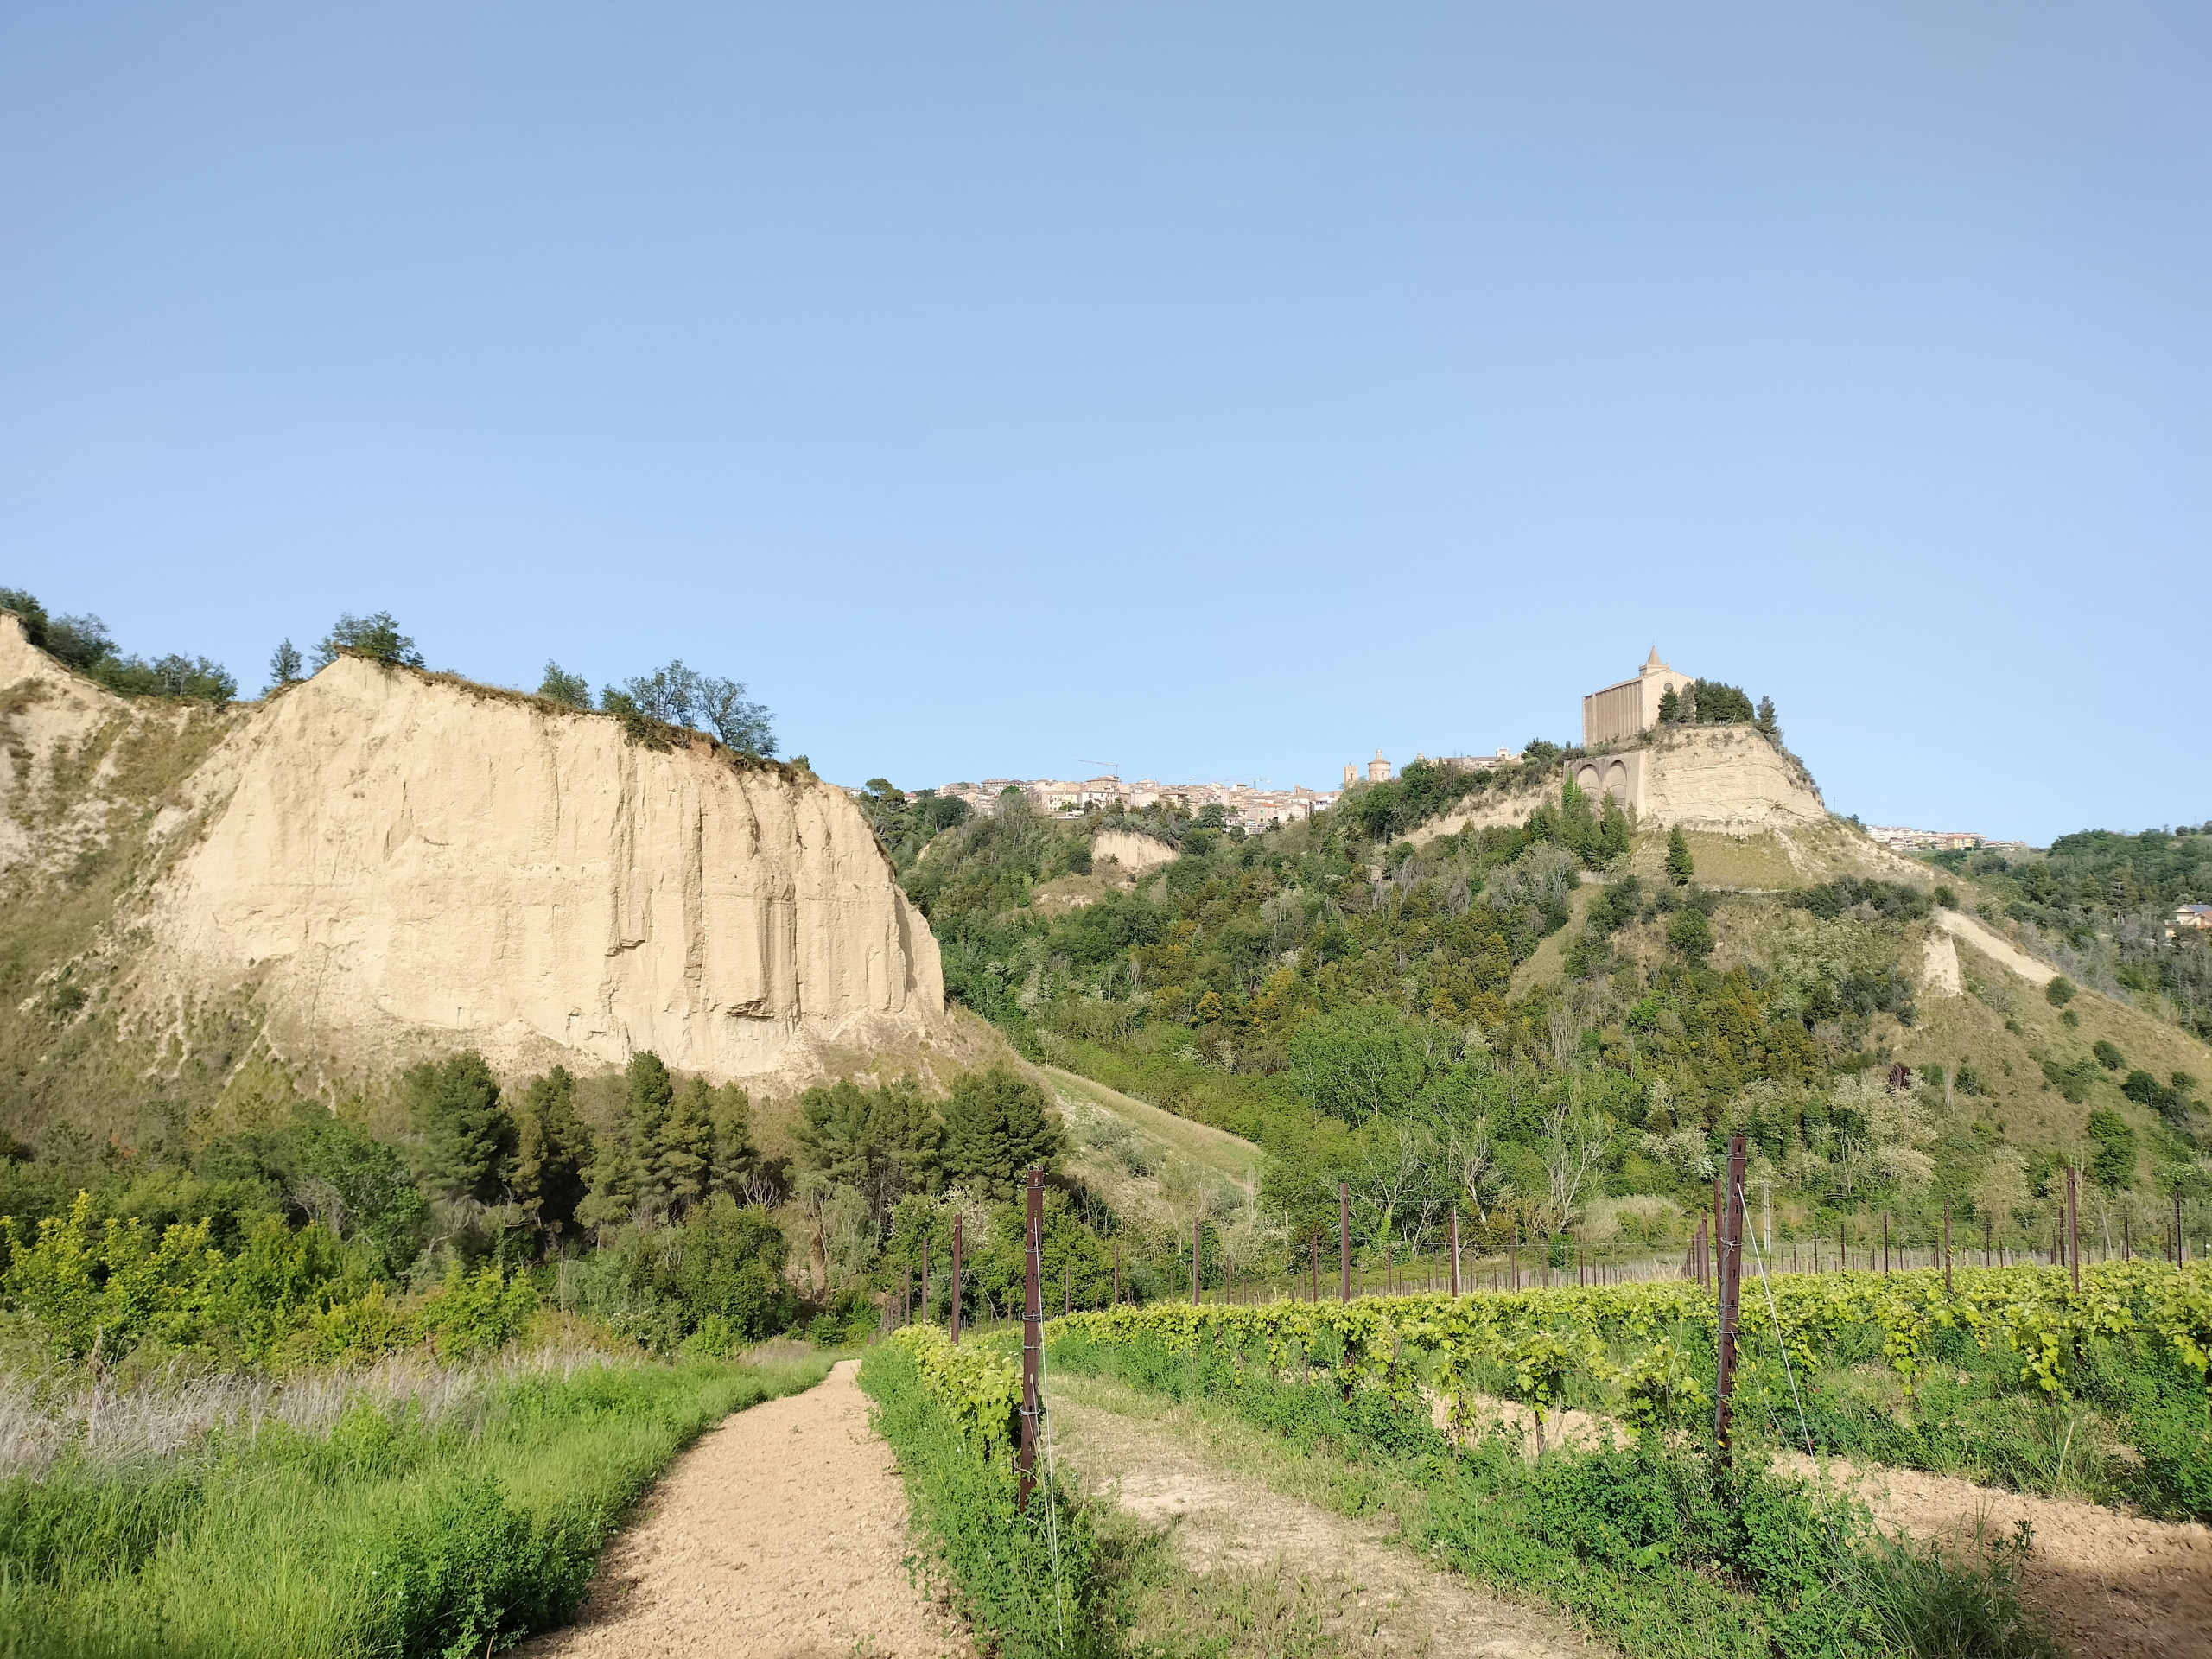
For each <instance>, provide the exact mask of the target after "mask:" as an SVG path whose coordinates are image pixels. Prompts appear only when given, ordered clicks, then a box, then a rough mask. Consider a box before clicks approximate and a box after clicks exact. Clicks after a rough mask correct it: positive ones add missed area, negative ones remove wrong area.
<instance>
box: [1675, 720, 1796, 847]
mask: <svg viewBox="0 0 2212 1659" xmlns="http://www.w3.org/2000/svg"><path fill="white" fill-rule="evenodd" d="M1640 807H1641V810H1640V817H1641V820H1642V821H1643V823H1649V824H1653V825H1656V826H1658V827H1660V828H1672V827H1673V826H1675V825H1676V824H1680V825H1681V826H1682V827H1683V828H1684V829H1714V830H1719V831H1720V832H1722V833H1723V834H1727V835H1743V834H1746V833H1749V832H1751V831H1754V830H1759V829H1791V828H1794V827H1796V826H1797V825H1800V824H1808V823H1827V816H1828V810H1827V804H1826V803H1825V802H1823V801H1822V800H1821V791H1819V790H1818V789H1816V788H1815V786H1814V785H1813V780H1812V779H1811V778H1810V777H1808V776H1807V774H1806V772H1805V769H1804V768H1803V767H1802V766H1799V765H1798V764H1797V763H1796V761H1795V760H1792V759H1790V758H1789V756H1788V755H1787V754H1785V753H1783V751H1782V750H1781V749H1780V748H1778V747H1777V746H1776V745H1774V744H1773V743H1771V742H1770V741H1768V740H1767V739H1766V737H1765V736H1764V734H1761V733H1758V732H1756V731H1753V730H1752V729H1751V728H1749V727H1746V726H1694V727H1689V728H1683V729H1679V730H1675V731H1664V732H1663V733H1662V735H1661V736H1660V738H1659V739H1658V741H1657V742H1656V743H1655V744H1654V745H1653V747H1652V748H1651V749H1650V751H1649V756H1648V759H1647V761H1646V766H1645V777H1644V783H1643V801H1642V803H1641V804H1640Z"/></svg>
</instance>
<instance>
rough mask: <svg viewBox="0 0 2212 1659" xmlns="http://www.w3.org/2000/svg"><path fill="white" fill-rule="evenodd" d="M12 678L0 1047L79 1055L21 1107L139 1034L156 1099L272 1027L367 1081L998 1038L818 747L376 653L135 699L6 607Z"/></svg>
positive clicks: (7, 699) (1, 838)
mask: <svg viewBox="0 0 2212 1659" xmlns="http://www.w3.org/2000/svg"><path fill="white" fill-rule="evenodd" d="M0 688H3V689H0V743H4V747H5V748H6V751H7V753H8V755H9V757H10V764H7V765H4V766H0V809H4V810H0V872H4V873H5V874H6V875H7V876H8V878H9V880H8V892H7V897H6V913H5V915H4V917H0V926H4V928H5V929H6V931H9V933H10V938H11V939H12V940H13V941H14V943H15V944H16V951H15V954H16V960H17V962H18V963H22V962H23V961H24V959H25V958H26V957H29V956H30V955H31V949H30V948H29V947H35V950H36V952H37V954H38V955H39V956H40V957H42V958H44V959H42V960H37V961H34V962H32V963H29V967H28V969H27V970H26V971H25V973H24V974H23V976H22V981H21V982H19V987H18V988H16V991H15V994H14V995H13V996H12V997H11V998H10V1007H9V1008H8V1009H7V1010H6V1011H5V1014H6V1016H7V1020H6V1023H7V1025H8V1029H7V1030H6V1031H5V1032H4V1033H0V1048H3V1049H4V1050H5V1051H6V1052H7V1054H8V1055H10V1056H11V1057H14V1059H15V1063H16V1065H17V1066H18V1067H19V1068H20V1067H48V1069H49V1070H50V1071H52V1072H53V1073H54V1075H55V1077H57V1079H59V1077H60V1072H61V1071H63V1070H65V1069H66V1068H67V1067H69V1066H72V1065H74V1066H76V1067H77V1069H78V1071H79V1072H80V1073H83V1074H84V1075H83V1076H82V1077H81V1078H80V1080H79V1084H78V1085H77V1086H74V1087H65V1086H62V1084H60V1082H59V1081H57V1082H56V1083H55V1084H54V1085H52V1086H48V1085H47V1084H46V1082H45V1079H44V1077H43V1075H42V1074H40V1073H37V1072H35V1071H33V1072H29V1073H28V1074H27V1073H26V1072H25V1071H22V1070H20V1069H19V1070H18V1071H16V1075H17V1076H18V1077H24V1076H26V1075H28V1077H29V1091H28V1093H27V1094H26V1096H25V1099H24V1100H22V1101H18V1102H16V1103H15V1104H14V1105H13V1106H12V1107H11V1108H10V1113H9V1115H10V1116H11V1117H12V1119H13V1120H14V1122H16V1123H18V1124H25V1125H27V1126H29V1127H33V1128H35V1124H36V1122H37V1121H39V1120H41V1119H44V1118H46V1117H49V1116H53V1115H54V1114H56V1113H60V1114H62V1115H67V1114H68V1112H69V1111H70V1106H69V1102H70V1101H71V1100H77V1101H79V1102H82V1103H91V1102H92V1100H93V1099H94V1097H95V1096H96V1095H105V1094H109V1093H112V1091H113V1090H114V1088H115V1086H116V1084H115V1081H114V1079H115V1078H116V1077H118V1075H120V1074H119V1073H118V1072H117V1071H116V1070H115V1063H112V1062H109V1061H106V1060H105V1059H103V1058H100V1056H101V1055H102V1053H103V1052H104V1050H105V1049H106V1048H113V1047H114V1046H115V1045H117V1044H120V1045H122V1046H123V1048H122V1050H120V1051H118V1052H128V1053H129V1054H132V1055H136V1056H137V1058H135V1059H131V1060H130V1061H129V1064H130V1065H132V1066H137V1067H141V1068H142V1069H141V1071H139V1072H138V1075H141V1076H143V1077H146V1078H147V1079H149V1083H148V1084H147V1085H146V1086H147V1087H149V1088H150V1089H152V1090H154V1091H156V1092H162V1091H163V1090H167V1089H168V1086H169V1084H173V1083H175V1079H176V1077H178V1076H179V1075H181V1074H180V1073H179V1072H178V1071H177V1068H178V1067H180V1066H184V1067H187V1068H189V1066H190V1065H192V1064H194V1056H195V1055H196V1056H199V1057H200V1059H199V1061H198V1063H199V1064H200V1065H202V1067H203V1070H204V1069H205V1068H206V1067H207V1066H211V1065H212V1066H213V1068H214V1071H213V1074H212V1075H209V1076H207V1077H205V1078H204V1079H203V1082H202V1084H201V1085H200V1086H196V1087H195V1088H194V1089H191V1090H186V1091H185V1092H186V1094H187V1095H188V1096H192V1097H195V1098H204V1097H205V1091H206V1089H207V1088H208V1087H214V1088H219V1087H221V1086H222V1078H223V1076H224V1074H225V1072H226V1070H227V1069H228V1068H231V1067H232V1066H234V1065H237V1064H238V1062H239V1061H240V1060H242V1059H243V1058H244V1056H245V1054H246V1053H247V1052H249V1051H258V1050H266V1051H267V1052H272V1053H273V1054H274V1055H275V1056H277V1058H280V1059H283V1060H288V1061H292V1062H296V1063H297V1065H299V1066H300V1067H301V1068H302V1070H304V1071H308V1072H311V1073H313V1074H315V1075H317V1076H322V1077H331V1076H334V1075H336V1076H339V1077H344V1076H352V1077H355V1078H357V1079H359V1080H362V1081H369V1080H372V1079H374V1078H376V1077H378V1076H379V1075H380V1074H382V1073H384V1072H385V1071H387V1070H388V1069H389V1067H390V1066H391V1065H394V1064H396V1063H398V1062H402V1061H404V1060H409V1059H412V1058H416V1057H418V1056H420V1055H422V1054H425V1053H431V1052H440V1051H443V1050H449V1049H453V1048H456V1047H461V1046H474V1047H479V1048H481V1049H483V1050H484V1051H485V1052H486V1054H487V1055H488V1056H489V1057H490V1058H492V1059H493V1063H494V1064H495V1065H499V1066H501V1067H503V1068H508V1067H514V1068H519V1067H524V1066H531V1067H535V1066H538V1065H544V1064H546V1063H548V1062H550V1061H552V1060H556V1059H558V1060H564V1061H565V1062H566V1063H567V1064H569V1065H570V1066H571V1067H572V1068H579V1069H581V1068H584V1067H588V1066H590V1065H594V1064H595V1063H601V1062H603V1063H606V1064H609V1065H619V1064H620V1063H622V1062H623V1061H624V1060H626V1058H628V1056H629V1055H630V1054H631V1053H632V1052H635V1051H637V1050H639V1049H645V1048H651V1049H653V1050H655V1051H657V1052H658V1053H659V1054H660V1055H661V1056H662V1058H664V1059H665V1060H666V1061H668V1063H669V1064H670V1065H672V1066H675V1067H677V1068H678V1069H681V1070H686V1071H700V1072H703V1073H705V1074H707V1075H708V1076H709V1077H714V1078H716V1079H718V1080H721V1079H749V1080H759V1081H760V1082H763V1083H766V1084H767V1085H768V1086H769V1087H770V1089H771V1090H774V1091H781V1090H785V1089H787V1088H789V1087H791V1086H795V1085H798V1084H804V1083H806V1082H809V1081H811V1080H813V1079H814V1078H815V1077H818V1076H821V1075H823V1074H824V1073H825V1072H829V1071H863V1070H867V1071H889V1070H894V1069H895V1070H901V1071H924V1072H931V1071H938V1070H949V1069H951V1068H952V1067H954V1066H957V1065H961V1064H963V1062H964V1061H965V1060H968V1059H969V1058H973V1057H972V1056H970V1055H969V1054H968V1053H967V1052H966V1051H968V1050H970V1049H972V1048H974V1046H975V1042H974V1039H973V1037H972V1033H970V1034H966V1035H963V1033H961V1032H960V1031H959V1030H958V1029H957V1027H955V1025H954V1023H953V1021H952V1020H950V1017H949V1016H948V1014H947V1013H946V1010H945V1006H944V982H943V979H942V976H941V974H940V970H939V967H938V949H937V943H936V941H935V939H934V938H932V937H931V934H930V931H929V928H928V925H927V924H926V923H925V921H924V920H923V919H922V918H921V916H920V915H919V913H918V912H916V911H915V910H914V908H913V907H912V906H911V905H910V904H909V903H908V902H907V900H906V896H905V895H904V894H903V893H901V892H900V891H899V886H898V882H897V880H896V877H895V875H894V874H893V870H892V868H891V866H890V864H889V861H887V859H886V858H885V857H884V856H883V855H882V853H881V852H880V850H879V849H878V847H877V844H876V842H875V838H874V834H873V832H872V831H871V829H869V827H868V823H867V821H866V820H865V819H864V818H863V817H861V814H860V812H859V810H857V809H856V808H855V806H854V805H853V804H852V803H851V802H850V801H849V799H848V798H846V796H845V795H844V793H843V792H842V791H840V790H837V789H835V788H832V787H830V786H829V785H824V784H823V783H821V782H820V781H818V780H817V779H815V778H813V777H812V776H811V775H810V774H809V773H807V772H804V771H803V770H798V769H794V768H791V767H789V766H780V765H777V764H774V763H761V762H751V761H746V760H741V759H740V758H739V757H736V756H734V755H732V754H731V753H728V751H726V750H723V749H721V748H720V747H717V746H715V745H714V744H712V743H710V742H709V741H707V740H706V739H704V738H698V739H696V740H692V741H684V738H683V734H677V741H676V742H675V743H674V744H672V745H666V744H664V746H663V747H649V746H647V745H645V744H642V743H639V742H634V741H630V740H629V739H628V738H627V737H626V734H625V730H624V728H623V726H622V725H621V723H620V721H616V720H614V719H612V718H610V717H607V716H604V715H591V714H586V713H582V712H579V711H573V710H568V709H559V708H556V707H555V706H553V705H551V704H548V703H544V702H539V701H538V700H537V699H535V698H531V697H525V696H519V695H517V694H514V693H512V692H504V691H499V690H493V689H490V688H486V687H481V686H475V685H471V684H469V683H467V682H464V681H461V680H458V679H455V678H454V677H449V676H443V675H429V674H424V673H421V672H417V671H412V670H407V669H401V668H391V667H385V666H381V665H378V664H372V663H370V662H367V661H364V660H360V659H358V658H343V659H341V660H340V661H339V662H337V663H335V664H332V665H331V666H330V667H329V668H327V669H325V670H324V671H322V672H321V673H320V674H318V675H316V676H315V677H314V678H313V679H312V680H309V681H308V682H306V683H302V684H300V685H296V686H294V687H291V688H289V690H285V691H283V692H281V693H279V694H277V695H276V696H272V697H270V699H269V700H268V701H267V702H264V703H263V704H260V705H258V706H256V705H240V706H237V707H234V708H232V709H228V710H220V711H219V710H212V709H206V708H204V707H198V708H187V707H182V706H180V705H176V704H168V703H162V702H126V701H124V700H123V699H120V698H118V697H115V696H111V694H109V693H108V692H106V691H105V690H103V689H102V688H100V687H99V686H96V685H92V683H89V682H86V681H84V680H82V679H79V677H76V676H74V675H73V674H71V673H69V672H68V671H67V670H66V669H64V668H62V667H61V666H60V664H57V663H55V662H54V660H53V659H52V658H48V656H46V655H45V653H43V652H39V651H37V650H35V649H34V648H32V647H31V646H30V645H29V644H28V642H27V641H26V640H25V639H24V638H23V636H22V630H21V627H20V626H19V625H18V624H17V623H16V620H15V619H14V618H13V617H10V616H7V615H5V614H4V613H0ZM87 873H89V874H87ZM56 917H59V918H61V920H60V923H59V924H57V923H56V921H55V920H54V918H56ZM24 987H28V988H29V990H30V994H29V995H24ZM211 1010H219V1011H220V1013H219V1016H217V1015H215V1014H211V1013H210V1011H211ZM211 1020H217V1021H218V1022H219V1024H220V1025H221V1027H222V1028H221V1031H220V1033H219V1036H217V1037H213V1038H211V1037H210V1036H209V1035H208V1027H209V1025H210V1022H211ZM101 1031H105V1032H106V1033H108V1035H107V1037H106V1038H101V1037H100V1036H99V1032H101ZM211 1056H212V1058H211ZM933 1061H936V1062H943V1063H949V1064H933V1063H932V1062H933ZM96 1067H98V1068H101V1069H103V1070H104V1071H105V1073H106V1076H107V1078H108V1080H107V1081H105V1082H98V1083H96V1082H95V1080H94V1079H93V1078H92V1075H91V1073H92V1070H93V1068H96ZM41 1101H43V1104H42V1103H41Z"/></svg>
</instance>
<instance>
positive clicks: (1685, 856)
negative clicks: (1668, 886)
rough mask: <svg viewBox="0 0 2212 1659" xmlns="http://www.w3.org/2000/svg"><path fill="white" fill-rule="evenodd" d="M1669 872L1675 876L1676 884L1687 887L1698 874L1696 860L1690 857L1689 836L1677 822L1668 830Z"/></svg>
mask: <svg viewBox="0 0 2212 1659" xmlns="http://www.w3.org/2000/svg"><path fill="white" fill-rule="evenodd" d="M1667 874H1669V875H1671V876H1673V877H1674V878H1675V886H1677V887H1687V886H1688V884H1689V879H1690V878H1691V877H1692V876H1694V875H1695V874H1697V863H1696V861H1695V860H1694V859H1693V858H1691V857H1690V843H1689V841H1688V837H1686V836H1684V835H1683V834H1682V830H1681V825H1680V824H1677V825H1675V828H1673V829H1669V831H1668V832H1667Z"/></svg>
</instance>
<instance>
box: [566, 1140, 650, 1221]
mask: <svg viewBox="0 0 2212 1659" xmlns="http://www.w3.org/2000/svg"><path fill="white" fill-rule="evenodd" d="M634 1167H635V1166H634V1165H633V1164H632V1160H631V1158H630V1147H629V1142H628V1141H627V1140H626V1138H625V1137H624V1136H623V1135H621V1134H620V1132H619V1131H617V1130H614V1129H601V1131H600V1132H599V1133H598V1134H596V1135H594V1136H592V1141H591V1167H590V1168H589V1169H588V1171H586V1172H585V1176H584V1179H585V1180H586V1182H587V1183H588V1191H587V1192H585V1194H584V1196H583V1198H582V1202H580V1203H579V1204H578V1205H576V1220H577V1222H578V1224H581V1225H582V1226H585V1227H590V1228H594V1229H598V1230H605V1229H607V1228H609V1227H619V1226H620V1225H621V1224H623V1223H624V1222H626V1221H627V1220H629V1219H630V1217H632V1215H634V1214H635V1213H636V1212H637V1208H638V1196H637V1187H636V1184H635V1182H634V1181H633V1179H632V1174H633V1172H634Z"/></svg>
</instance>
